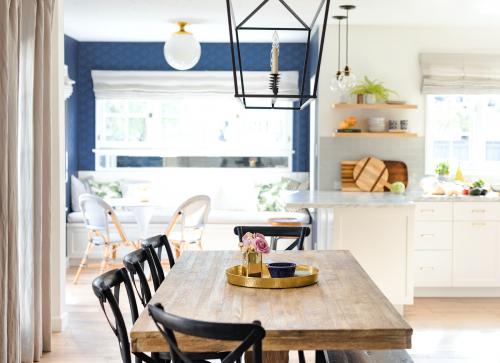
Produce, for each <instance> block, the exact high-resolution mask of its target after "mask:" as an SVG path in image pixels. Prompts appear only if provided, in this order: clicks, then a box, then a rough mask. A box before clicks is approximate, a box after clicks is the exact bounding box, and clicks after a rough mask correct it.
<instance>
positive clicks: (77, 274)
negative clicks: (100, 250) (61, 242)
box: [73, 242, 94, 284]
mask: <svg viewBox="0 0 500 363" xmlns="http://www.w3.org/2000/svg"><path fill="white" fill-rule="evenodd" d="M93 246H94V244H93V243H92V242H88V243H87V248H86V249H85V254H84V255H83V257H82V260H81V261H80V266H78V270H77V271H76V274H75V277H74V278H73V284H77V283H78V280H79V279H80V274H81V273H82V269H83V267H84V266H85V265H86V264H87V258H88V255H89V253H90V251H91V250H92V247H93Z"/></svg>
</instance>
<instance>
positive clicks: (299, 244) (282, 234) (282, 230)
mask: <svg viewBox="0 0 500 363" xmlns="http://www.w3.org/2000/svg"><path fill="white" fill-rule="evenodd" d="M247 232H250V233H261V234H263V235H264V236H266V237H271V249H273V250H276V249H277V242H278V240H279V239H280V238H292V239H293V238H295V240H294V241H293V242H292V244H290V245H289V246H288V247H287V248H285V251H290V250H293V249H294V248H297V250H300V251H302V250H303V249H304V239H305V238H306V237H307V236H309V234H310V233H311V229H310V228H309V227H271V226H236V227H234V234H236V235H237V236H238V238H239V240H240V242H241V241H242V239H243V236H244V235H245V233H247ZM298 354H299V363H305V361H306V357H305V355H304V352H303V351H301V350H299V351H298Z"/></svg>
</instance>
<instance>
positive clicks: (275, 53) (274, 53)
mask: <svg viewBox="0 0 500 363" xmlns="http://www.w3.org/2000/svg"><path fill="white" fill-rule="evenodd" d="M279 54H280V39H279V37H278V32H276V31H275V32H274V34H273V46H272V48H271V74H278V73H279Z"/></svg>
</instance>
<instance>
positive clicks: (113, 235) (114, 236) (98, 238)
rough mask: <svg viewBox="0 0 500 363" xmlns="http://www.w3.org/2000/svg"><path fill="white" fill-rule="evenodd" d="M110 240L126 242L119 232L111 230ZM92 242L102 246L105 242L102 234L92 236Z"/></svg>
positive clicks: (111, 241) (112, 241)
mask: <svg viewBox="0 0 500 363" xmlns="http://www.w3.org/2000/svg"><path fill="white" fill-rule="evenodd" d="M109 240H110V241H109V242H110V243H113V244H115V243H124V242H123V240H122V238H121V237H120V235H119V234H118V232H110V233H109ZM92 243H93V244H94V245H96V246H100V245H103V244H104V239H103V238H102V237H101V236H96V237H93V238H92Z"/></svg>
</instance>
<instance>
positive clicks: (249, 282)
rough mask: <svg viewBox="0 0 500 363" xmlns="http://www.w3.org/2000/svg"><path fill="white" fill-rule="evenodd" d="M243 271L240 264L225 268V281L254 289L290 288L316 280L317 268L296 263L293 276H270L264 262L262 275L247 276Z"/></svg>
mask: <svg viewBox="0 0 500 363" xmlns="http://www.w3.org/2000/svg"><path fill="white" fill-rule="evenodd" d="M243 272H244V271H243V266H242V265H236V266H232V267H230V268H228V269H226V277H227V281H228V282H229V283H230V284H231V285H236V286H242V287H251V288H256V289H290V288H295V287H304V286H309V285H313V284H315V283H316V282H318V274H319V269H318V268H316V267H313V266H309V265H297V267H296V269H295V276H293V277H282V278H272V277H271V275H270V274H269V270H268V269H267V265H266V264H264V265H263V271H262V277H247V276H245V275H244V274H243Z"/></svg>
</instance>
